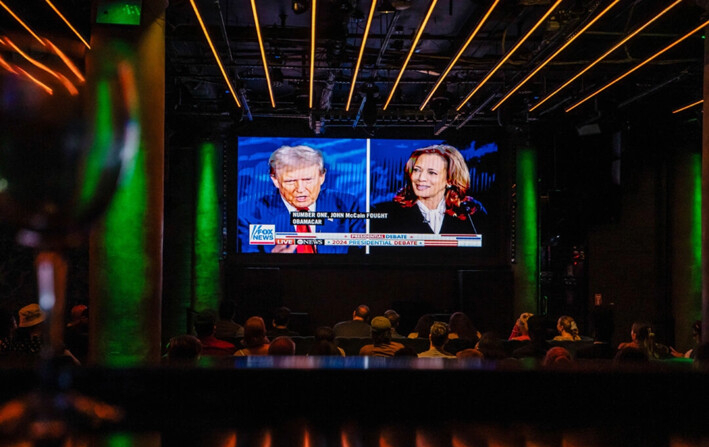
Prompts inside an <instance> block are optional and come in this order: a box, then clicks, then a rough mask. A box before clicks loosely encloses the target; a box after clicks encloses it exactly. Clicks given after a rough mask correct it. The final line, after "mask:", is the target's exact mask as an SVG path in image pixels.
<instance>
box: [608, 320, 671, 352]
mask: <svg viewBox="0 0 709 447" xmlns="http://www.w3.org/2000/svg"><path fill="white" fill-rule="evenodd" d="M630 338H631V341H629V342H625V343H621V344H620V345H619V346H618V351H622V350H623V349H626V348H635V349H639V350H640V351H642V352H643V353H644V354H645V356H646V357H647V358H648V359H650V360H657V359H661V358H666V357H668V356H670V355H671V354H670V350H669V348H668V347H667V346H665V345H663V344H660V343H657V342H656V341H655V332H654V331H653V330H652V326H650V325H649V324H647V323H641V322H635V323H633V326H632V327H631V329H630Z"/></svg>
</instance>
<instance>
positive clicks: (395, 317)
mask: <svg viewBox="0 0 709 447" xmlns="http://www.w3.org/2000/svg"><path fill="white" fill-rule="evenodd" d="M384 316H385V317H387V318H388V319H389V321H390V322H391V338H405V337H404V336H403V335H401V334H400V333H399V332H397V329H398V328H399V321H400V320H401V317H400V316H399V314H398V313H397V311H395V310H394V309H389V310H387V311H385V312H384Z"/></svg>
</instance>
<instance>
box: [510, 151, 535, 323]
mask: <svg viewBox="0 0 709 447" xmlns="http://www.w3.org/2000/svg"><path fill="white" fill-rule="evenodd" d="M515 164H516V179H515V184H514V186H513V188H514V190H513V197H512V200H513V201H514V204H515V215H514V219H515V225H514V230H513V231H514V234H512V238H513V239H512V248H511V250H512V254H511V256H512V258H513V265H512V272H513V275H514V284H515V285H514V303H513V309H514V312H515V315H519V314H520V313H522V312H533V313H538V312H539V309H537V305H538V297H539V212H538V207H539V194H538V188H537V153H536V151H535V150H534V149H532V148H530V147H528V145H522V146H520V147H518V148H517V155H516V163H515Z"/></svg>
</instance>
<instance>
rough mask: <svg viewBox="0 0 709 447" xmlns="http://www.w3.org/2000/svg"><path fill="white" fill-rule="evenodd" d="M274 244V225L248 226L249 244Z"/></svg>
mask: <svg viewBox="0 0 709 447" xmlns="http://www.w3.org/2000/svg"><path fill="white" fill-rule="evenodd" d="M275 243H276V226H275V225H249V244H254V245H261V244H263V245H273V244H275Z"/></svg>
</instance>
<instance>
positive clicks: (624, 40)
mask: <svg viewBox="0 0 709 447" xmlns="http://www.w3.org/2000/svg"><path fill="white" fill-rule="evenodd" d="M680 3H682V0H675V2H673V3H672V4H671V5H669V6H668V7H667V8H665V9H663V10H662V11H660V12H659V13H658V14H657V15H656V16H654V17H653V18H651V19H650V20H648V21H647V22H645V23H644V24H643V25H642V26H641V27H639V28H638V29H636V30H635V31H633V32H632V33H630V34H628V35H627V36H625V37H624V38H623V39H622V40H621V41H620V42H618V43H617V44H615V45H613V47H612V48H611V49H610V50H608V51H606V52H605V53H603V54H602V55H601V56H600V57H598V59H596V60H595V61H593V62H591V63H590V64H588V65H587V66H586V67H585V68H584V69H583V70H581V71H579V72H578V73H576V75H574V77H572V78H571V79H569V80H568V81H566V82H565V83H564V84H562V85H561V86H560V87H559V88H557V89H556V90H554V91H553V92H551V93H549V94H548V95H547V96H545V97H544V98H542V99H541V101H539V102H538V103H536V104H535V105H533V106H532V107H531V108H530V109H529V111H530V112H533V111H534V110H535V109H537V108H538V107H539V106H541V105H542V104H544V103H545V102H547V101H548V100H549V99H550V98H551V97H552V96H554V95H556V94H557V93H559V92H560V91H561V90H563V89H564V88H566V87H567V86H568V85H569V84H571V83H572V82H574V81H575V80H576V79H578V78H579V77H580V76H581V75H583V74H584V73H586V72H587V71H588V70H590V69H591V68H593V67H594V66H595V65H596V64H597V63H599V62H600V61H602V60H603V59H605V58H606V57H608V55H610V54H611V53H612V52H614V51H615V50H617V49H618V48H620V47H621V46H622V45H623V44H625V43H626V42H627V41H629V40H630V39H632V38H633V37H635V36H636V35H637V34H638V33H640V32H641V31H642V30H644V29H645V28H647V27H648V26H650V25H651V24H652V23H653V22H655V21H656V20H657V19H659V18H660V17H662V16H663V15H665V14H666V13H667V12H669V11H670V10H671V9H672V8H674V7H675V6H677V5H679V4H680Z"/></svg>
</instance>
